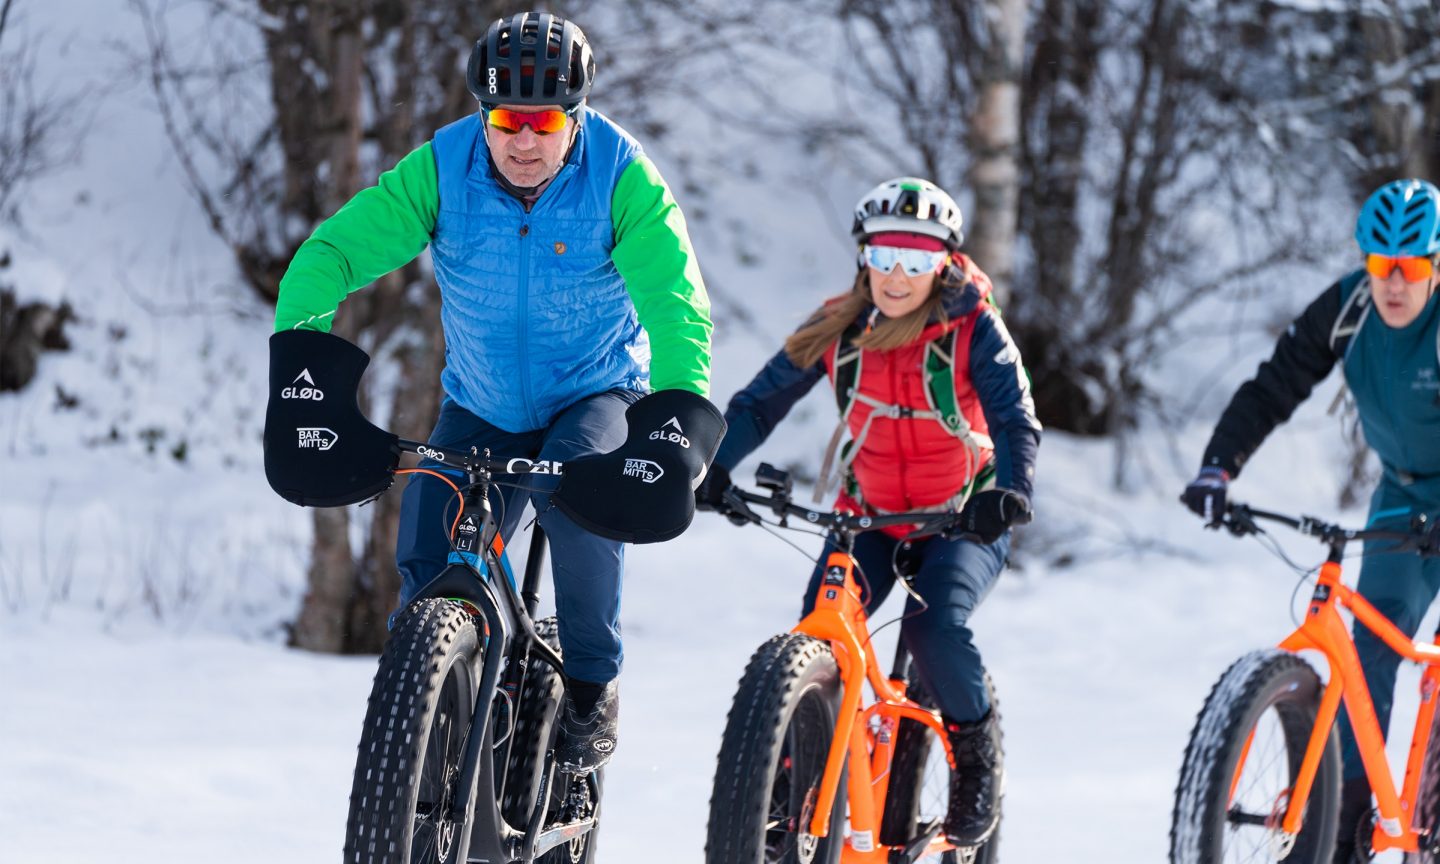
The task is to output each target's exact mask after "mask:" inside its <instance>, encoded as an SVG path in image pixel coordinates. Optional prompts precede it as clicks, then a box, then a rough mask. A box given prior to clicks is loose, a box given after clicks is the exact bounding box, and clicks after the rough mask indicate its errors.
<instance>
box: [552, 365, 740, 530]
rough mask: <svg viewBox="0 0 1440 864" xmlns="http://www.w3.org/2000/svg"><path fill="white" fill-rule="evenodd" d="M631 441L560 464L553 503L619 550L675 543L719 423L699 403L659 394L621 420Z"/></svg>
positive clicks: (716, 445)
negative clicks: (616, 542)
mask: <svg viewBox="0 0 1440 864" xmlns="http://www.w3.org/2000/svg"><path fill="white" fill-rule="evenodd" d="M625 420H626V423H627V424H628V425H629V427H630V434H629V436H628V437H627V438H626V439H625V443H624V444H622V445H621V446H620V447H619V448H618V449H616V450H613V451H611V452H609V453H605V454H602V455H598V456H585V457H582V458H580V459H574V460H571V461H569V462H566V463H565V473H564V474H562V475H561V479H560V488H559V489H558V490H557V491H556V492H555V493H554V495H552V496H551V500H552V501H553V502H554V503H555V506H556V507H559V508H560V510H561V512H563V513H564V514H565V515H567V516H569V517H570V518H571V519H573V520H575V523H576V524H577V525H579V526H580V527H581V528H584V529H585V530H587V531H589V532H591V533H593V534H599V535H600V536H601V537H608V538H610V539H611V540H620V541H623V542H625V543H660V542H663V541H665V540H670V539H673V538H675V537H678V536H680V534H681V533H683V532H684V531H685V529H686V528H688V527H690V520H691V519H693V518H694V517H695V488H696V487H697V486H699V485H700V481H701V480H702V479H704V477H705V471H706V470H707V469H708V467H709V465H710V462H711V460H713V459H714V458H715V451H716V450H718V449H720V439H721V438H723V437H724V436H725V418H724V417H723V416H721V414H720V411H719V409H717V408H716V407H715V406H714V405H712V404H710V400H708V399H706V398H705V397H704V396H700V395H698V394H695V393H691V392H690V391H688V390H660V391H657V392H655V393H651V394H650V395H649V396H646V397H645V398H643V399H641V400H640V401H638V402H636V403H635V404H634V405H631V406H630V408H629V409H628V410H626V412H625Z"/></svg>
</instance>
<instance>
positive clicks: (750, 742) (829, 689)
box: [705, 633, 845, 864]
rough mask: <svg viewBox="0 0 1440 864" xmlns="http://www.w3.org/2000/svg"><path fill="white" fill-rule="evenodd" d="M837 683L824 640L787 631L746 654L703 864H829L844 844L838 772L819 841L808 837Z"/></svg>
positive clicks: (832, 725) (725, 741) (729, 721)
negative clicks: (824, 831) (827, 824)
mask: <svg viewBox="0 0 1440 864" xmlns="http://www.w3.org/2000/svg"><path fill="white" fill-rule="evenodd" d="M839 699H840V680H839V674H838V672H837V670H836V667H835V658H834V657H833V656H831V654H830V648H829V646H828V645H826V644H825V643H824V642H821V641H819V640H816V639H812V638H810V637H809V636H801V635H798V634H794V633H787V634H784V635H781V636H776V637H774V638H773V639H771V640H770V641H769V642H766V643H765V644H764V645H762V646H760V649H759V650H758V651H756V652H755V655H754V656H753V657H751V658H750V663H749V665H748V666H747V667H746V668H745V674H744V676H743V677H742V678H741V679H740V687H739V689H738V690H737V691H736V693H735V702H734V704H733V705H732V707H731V708H730V714H729V716H728V717H727V718H726V721H725V735H724V738H722V739H721V743H720V757H719V764H718V766H717V768H716V770H715V787H714V791H713V792H712V794H711V797H710V825H709V832H708V836H707V838H706V843H705V860H706V862H707V864H756V862H763V864H835V862H838V861H839V860H840V852H841V849H842V847H843V845H844V833H843V832H844V826H845V780H844V776H843V774H842V776H841V779H840V788H839V790H838V791H837V794H836V799H835V807H834V811H833V813H832V815H831V818H830V830H829V832H828V836H826V837H816V836H814V835H812V834H810V833H808V829H809V824H810V818H811V816H812V814H813V813H814V808H815V802H816V799H817V798H818V796H819V786H820V778H821V775H822V774H823V773H824V772H825V760H826V757H827V755H828V754H829V752H830V741H831V739H832V738H833V737H834V734H835V716H836V711H837V710H838V707H839Z"/></svg>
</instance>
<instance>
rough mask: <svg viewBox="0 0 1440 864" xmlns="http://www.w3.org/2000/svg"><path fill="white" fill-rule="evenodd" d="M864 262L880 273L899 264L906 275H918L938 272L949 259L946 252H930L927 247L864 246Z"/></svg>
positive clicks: (948, 254)
mask: <svg viewBox="0 0 1440 864" xmlns="http://www.w3.org/2000/svg"><path fill="white" fill-rule="evenodd" d="M863 254H864V256H865V263H866V264H867V265H868V266H870V267H874V268H875V269H876V270H879V271H880V272H881V273H889V272H890V271H892V270H894V269H895V265H896V264H899V265H900V266H901V267H903V268H904V269H905V275H906V276H919V275H921V274H923V273H939V272H940V268H941V267H943V266H945V262H946V261H947V260H949V258H950V253H948V252H944V251H941V252H931V251H930V250H929V249H901V248H900V247H898V246H868V245H867V246H865V247H864V253H863Z"/></svg>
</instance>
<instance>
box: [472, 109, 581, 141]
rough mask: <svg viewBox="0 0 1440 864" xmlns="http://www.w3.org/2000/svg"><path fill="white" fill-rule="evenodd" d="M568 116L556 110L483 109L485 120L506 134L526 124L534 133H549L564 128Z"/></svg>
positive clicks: (514, 131) (517, 130)
mask: <svg viewBox="0 0 1440 864" xmlns="http://www.w3.org/2000/svg"><path fill="white" fill-rule="evenodd" d="M568 116H570V115H568V114H566V113H565V112H564V111H558V110H550V111H535V112H531V113H522V112H520V111H511V110H509V109H508V108H489V109H486V111H485V122H486V123H489V124H490V125H491V126H493V127H495V128H496V129H499V130H500V131H501V132H504V133H506V134H507V135H514V134H515V133H517V132H519V131H520V130H521V129H523V128H525V127H526V126H529V127H530V128H531V129H533V130H535V134H536V135H549V134H551V133H552V132H559V131H560V130H561V129H564V128H565V118H566V117H568Z"/></svg>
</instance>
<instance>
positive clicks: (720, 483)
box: [695, 465, 734, 513]
mask: <svg viewBox="0 0 1440 864" xmlns="http://www.w3.org/2000/svg"><path fill="white" fill-rule="evenodd" d="M733 485H734V482H733V481H732V480H731V479H730V472H729V471H728V470H726V468H725V466H723V465H711V466H710V471H709V473H707V474H706V475H705V479H704V480H701V481H700V485H699V486H698V487H696V489H695V506H696V508H698V509H700V510H715V511H717V512H720V513H724V512H725V493H726V492H727V491H729V489H730V487H731V486H733Z"/></svg>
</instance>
